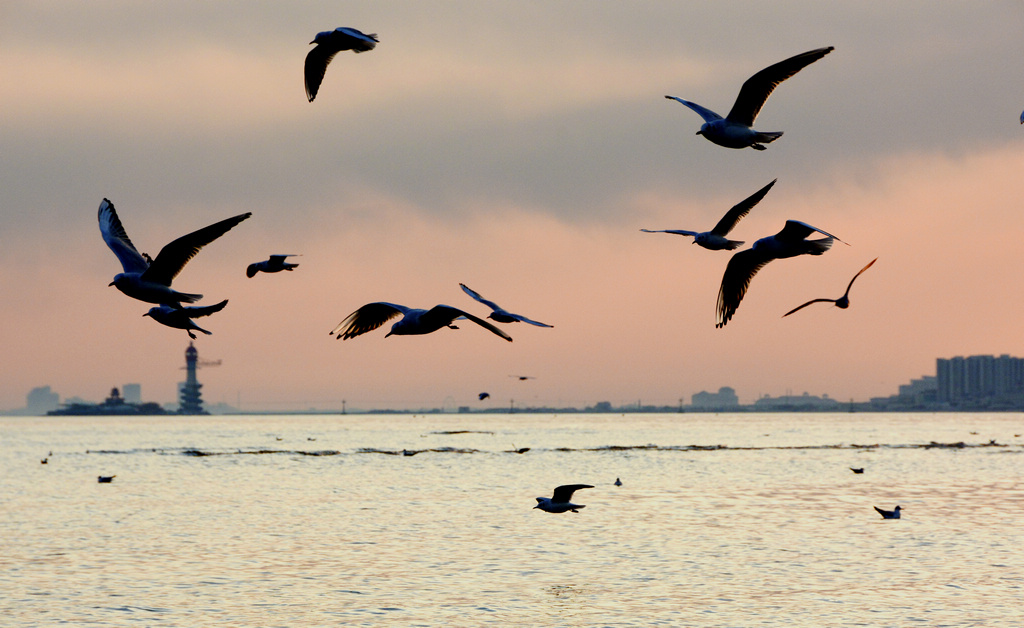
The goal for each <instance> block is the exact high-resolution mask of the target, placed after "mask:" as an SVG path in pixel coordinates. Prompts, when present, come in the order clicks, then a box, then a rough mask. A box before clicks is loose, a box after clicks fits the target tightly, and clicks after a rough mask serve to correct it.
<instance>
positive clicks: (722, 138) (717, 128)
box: [665, 46, 834, 150]
mask: <svg viewBox="0 0 1024 628" xmlns="http://www.w3.org/2000/svg"><path fill="white" fill-rule="evenodd" d="M833 50H834V48H833V47H832V46H829V47H828V48H818V49H817V50H810V51H808V52H804V53H802V54H798V55H796V56H795V57H790V58H788V59H786V60H785V61H779V62H778V63H776V64H774V65H770V66H768V67H767V68H765V69H763V70H761V71H760V72H758V73H757V74H755V75H754V76H751V77H750V78H749V79H747V80H746V82H744V83H743V87H741V88H740V93H739V95H738V96H737V97H736V102H735V103H734V104H733V106H732V109H731V110H730V111H729V115H727V116H725V117H724V118H723V117H722V116H720V115H718V114H717V113H715V112H714V111H711V110H710V109H706V108H704V107H702V106H700V105H698V104H697V103H695V102H690V101H688V100H683V99H682V98H678V97H676V96H665V98H669V99H671V100H677V101H679V102H681V103H682V104H684V105H686V106H687V107H689V108H690V109H693V110H694V111H696V112H697V114H698V115H700V117H701V118H704V124H703V125H702V126H701V127H700V131H697V135H703V136H704V138H705V139H707V140H709V141H711V142H714V143H715V144H718V145H719V146H725V147H726V148H746V147H748V146H749V147H751V148H753V149H754V150H764V149H765V146H764V144H768V143H770V142H774V141H775V140H777V139H779V137H781V136H782V132H781V131H771V132H762V131H755V130H754V129H753V128H752V127H753V126H754V120H755V119H757V114H758V113H760V112H761V107H762V106H764V103H765V102H766V101H767V100H768V97H769V96H771V94H772V91H774V90H775V88H776V87H778V86H779V83H781V82H782V81H785V80H786V79H788V78H789V77H791V76H793V75H794V74H796V73H797V72H799V71H800V70H802V69H804V68H805V67H807V66H808V65H810V64H812V63H814V62H815V61H817V60H818V59H820V58H822V57H824V56H825V55H827V54H828V53H830V52H832V51H833Z"/></svg>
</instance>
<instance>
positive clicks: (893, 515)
mask: <svg viewBox="0 0 1024 628" xmlns="http://www.w3.org/2000/svg"><path fill="white" fill-rule="evenodd" d="M874 508H875V510H877V511H878V514H880V515H882V519H899V518H900V507H899V506H896V508H895V509H893V510H882V509H881V508H879V507H878V506H875V507H874Z"/></svg>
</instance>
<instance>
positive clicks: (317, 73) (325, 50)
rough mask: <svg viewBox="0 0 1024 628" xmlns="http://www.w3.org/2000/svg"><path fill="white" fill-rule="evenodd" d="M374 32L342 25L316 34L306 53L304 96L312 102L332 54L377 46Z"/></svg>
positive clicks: (360, 50) (370, 48)
mask: <svg viewBox="0 0 1024 628" xmlns="http://www.w3.org/2000/svg"><path fill="white" fill-rule="evenodd" d="M379 41H380V40H379V39H377V34H376V33H370V34H366V33H363V32H361V31H359V30H356V29H354V28H348V27H345V26H342V27H340V28H336V29H334V30H333V31H323V32H320V33H317V34H316V37H314V38H313V41H311V42H309V43H310V44H316V47H315V48H313V49H312V50H310V51H309V54H307V55H306V65H305V69H304V74H305V78H306V98H308V99H309V102H313V99H314V98H316V93H317V92H318V91H320V83H322V82H323V80H324V74H326V73H327V65H328V64H329V63H330V62H331V59H333V58H334V55H336V54H338V53H339V52H341V51H343V50H351V51H352V52H356V53H359V52H366V51H367V50H373V49H374V48H375V47H376V46H377V42H379Z"/></svg>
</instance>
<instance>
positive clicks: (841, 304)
mask: <svg viewBox="0 0 1024 628" xmlns="http://www.w3.org/2000/svg"><path fill="white" fill-rule="evenodd" d="M877 261H878V258H877V257H876V258H875V259H873V260H871V261H870V262H868V265H867V266H865V267H864V268H861V269H860V270H859V271H857V274H856V275H854V276H853V279H851V280H850V283H849V285H847V286H846V292H844V293H843V296H841V297H839V298H838V299H811V300H810V301H808V302H807V303H804V304H803V305H801V306H798V307H795V308H793V309H792V310H790V311H788V312H786V313H785V314H783V315H782V318H786V317H787V316H789V315H790V314H792V313H793V312H798V311H800V310H802V309H803V308H805V307H807V306H808V305H810V304H812V303H835V304H836V307H837V308H839V309H842V310H845V309H846V308H848V307H850V288H852V287H853V282H854V281H856V280H857V277H860V274H861V273H862V272H864V271H865V270H867V269H869V268H871V265H872V264H874V263H875V262H877Z"/></svg>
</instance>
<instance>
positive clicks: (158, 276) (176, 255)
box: [142, 212, 252, 286]
mask: <svg viewBox="0 0 1024 628" xmlns="http://www.w3.org/2000/svg"><path fill="white" fill-rule="evenodd" d="M249 216H252V212H246V213H244V214H239V215H237V216H233V217H231V218H226V219H224V220H221V221H220V222H215V223H213V224H212V225H210V226H208V227H203V228H202V229H200V230H198V231H193V232H192V233H190V234H188V235H183V236H181V237H180V238H178V239H177V240H174V241H173V242H171V243H170V244H167V245H166V246H164V248H162V249H160V254H159V255H157V256H156V259H155V260H153V262H152V263H151V264H150V265H149V268H148V269H146V272H145V273H143V275H142V278H143V279H144V280H146V281H152V282H154V283H159V284H162V285H165V286H169V285H171V281H173V280H174V278H175V277H177V276H178V273H180V272H181V269H182V268H184V267H185V264H187V263H188V261H189V260H190V259H192V258H193V257H195V256H196V253H198V252H199V251H200V249H202V248H203V247H204V246H206V245H207V244H209V243H211V242H213V241H214V240H216V239H217V238H219V237H221V236H222V235H224V234H225V233H227V232H228V231H230V230H231V229H232V227H234V226H235V225H237V224H238V223H240V222H242V221H243V220H245V219H246V218H248V217H249Z"/></svg>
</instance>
